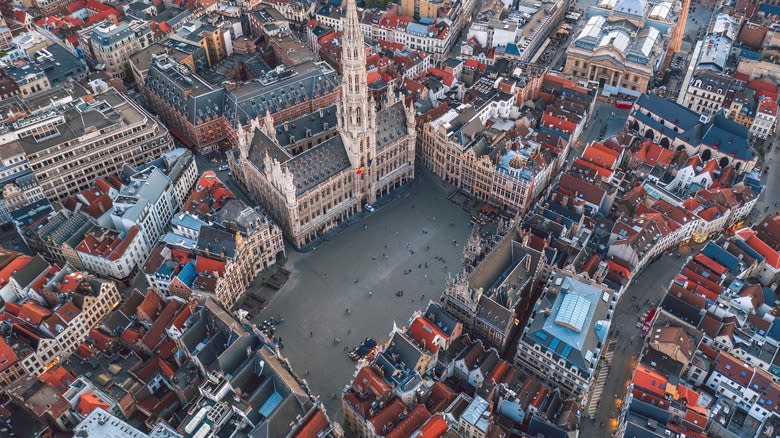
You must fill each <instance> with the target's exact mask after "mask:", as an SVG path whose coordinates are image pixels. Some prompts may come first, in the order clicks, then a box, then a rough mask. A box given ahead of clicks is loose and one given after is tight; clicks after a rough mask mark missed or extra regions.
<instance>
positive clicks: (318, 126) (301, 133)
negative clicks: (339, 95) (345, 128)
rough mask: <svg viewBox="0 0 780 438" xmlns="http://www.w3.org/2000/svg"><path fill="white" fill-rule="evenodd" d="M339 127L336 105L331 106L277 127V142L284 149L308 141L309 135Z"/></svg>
mask: <svg viewBox="0 0 780 438" xmlns="http://www.w3.org/2000/svg"><path fill="white" fill-rule="evenodd" d="M337 125H338V118H337V115H336V105H331V106H329V107H327V108H323V109H321V110H320V111H315V112H313V113H311V114H307V115H305V116H303V117H299V118H297V119H295V120H291V121H290V122H289V123H284V124H281V125H279V126H277V127H276V140H277V141H278V142H279V144H280V145H281V146H282V147H285V146H287V145H289V144H293V143H295V142H298V141H301V140H304V139H306V138H307V137H309V135H307V133H308V134H310V135H311V136H316V135H319V134H321V133H323V132H326V131H332V130H335V129H336V126H337Z"/></svg>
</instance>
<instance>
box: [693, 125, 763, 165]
mask: <svg viewBox="0 0 780 438" xmlns="http://www.w3.org/2000/svg"><path fill="white" fill-rule="evenodd" d="M701 141H702V143H704V144H705V145H707V146H710V147H713V148H715V149H717V150H718V152H721V153H724V154H727V155H733V156H734V157H736V158H738V159H740V160H752V159H753V155H754V153H753V150H752V148H751V146H750V143H749V142H748V130H747V128H746V127H744V126H742V125H740V124H739V123H737V122H735V121H733V120H729V119H727V118H726V117H724V116H723V115H721V114H717V115H715V117H713V118H712V121H711V122H710V123H708V124H707V126H706V127H705V131H704V136H703V137H702V139H701Z"/></svg>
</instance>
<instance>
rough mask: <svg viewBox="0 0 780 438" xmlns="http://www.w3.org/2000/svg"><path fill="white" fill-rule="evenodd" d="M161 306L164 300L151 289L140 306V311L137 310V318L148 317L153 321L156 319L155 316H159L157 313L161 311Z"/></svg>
mask: <svg viewBox="0 0 780 438" xmlns="http://www.w3.org/2000/svg"><path fill="white" fill-rule="evenodd" d="M161 305H162V298H160V295H158V294H157V292H156V291H155V290H154V289H149V290H148V291H147V292H146V296H145V297H144V300H143V301H141V304H139V305H138V309H136V316H137V317H138V319H143V318H144V317H148V318H149V320H150V321H151V320H153V319H154V316H155V315H157V311H158V310H159V309H160V306H161Z"/></svg>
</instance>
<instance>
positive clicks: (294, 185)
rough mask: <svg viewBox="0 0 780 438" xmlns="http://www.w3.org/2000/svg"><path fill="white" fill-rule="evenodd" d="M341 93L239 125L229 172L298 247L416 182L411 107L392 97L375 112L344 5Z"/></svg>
mask: <svg viewBox="0 0 780 438" xmlns="http://www.w3.org/2000/svg"><path fill="white" fill-rule="evenodd" d="M343 38H344V41H343V48H342V60H341V62H342V70H343V76H342V81H343V83H342V89H341V95H340V96H339V97H338V99H337V103H336V105H335V108H334V107H332V106H331V107H328V108H324V109H321V110H319V111H317V112H313V113H311V114H308V115H305V116H303V117H300V118H298V119H295V120H290V121H287V122H284V123H283V124H281V125H277V126H274V122H273V118H272V117H270V115H266V117H265V119H264V120H261V119H260V118H259V117H258V118H257V119H255V120H254V121H252V122H251V123H250V125H249V130H248V131H246V130H244V128H243V127H242V126H240V125H239V126H238V128H237V136H238V151H233V153H232V154H230V155H229V163H230V167H231V169H232V171H233V173H234V175H235V176H236V177H237V178H238V179H239V180H240V181H241V183H242V184H243V186H244V187H245V188H246V189H247V191H248V192H249V193H250V194H251V195H252V196H253V197H254V198H255V199H256V200H257V201H258V202H260V203H261V204H262V205H263V206H264V207H265V208H266V209H267V210H268V211H269V212H270V213H271V215H272V216H273V217H274V219H275V221H276V222H277V223H278V224H279V225H280V226H281V227H282V229H283V230H284V233H285V236H286V237H287V238H288V239H289V240H290V241H291V243H292V244H293V245H295V246H296V247H302V246H305V245H307V244H309V243H311V242H312V241H313V240H315V239H317V238H318V237H320V236H322V235H323V234H324V233H326V232H327V231H329V230H331V229H333V228H335V227H337V226H338V225H339V224H341V223H342V222H343V221H345V220H346V219H348V218H349V217H351V216H352V215H354V214H355V213H358V212H360V211H362V210H363V209H364V208H365V205H366V204H371V203H374V202H376V200H377V199H378V198H379V197H381V196H383V195H385V194H387V193H389V192H391V191H392V190H394V189H396V188H398V187H400V186H401V185H403V184H404V183H406V182H407V181H409V180H411V179H413V178H414V145H415V130H414V110H413V109H412V108H407V107H405V106H404V104H403V102H402V101H398V102H396V101H395V99H392V100H390V101H389V103H386V104H385V105H384V107H383V108H382V109H381V110H380V111H377V110H376V103H375V102H374V100H373V99H372V98H370V96H369V92H368V85H367V82H366V67H365V66H366V55H365V48H364V42H363V34H362V32H361V30H360V22H359V19H358V15H357V7H356V5H355V2H354V1H353V0H350V1H348V3H347V16H346V18H345V25H344V32H343Z"/></svg>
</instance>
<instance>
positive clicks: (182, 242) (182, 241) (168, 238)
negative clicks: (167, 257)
mask: <svg viewBox="0 0 780 438" xmlns="http://www.w3.org/2000/svg"><path fill="white" fill-rule="evenodd" d="M160 241H162V242H165V243H168V244H171V245H176V246H183V247H185V248H195V246H196V245H197V244H198V242H196V241H194V240H192V239H188V238H186V237H184V236H180V235H178V234H176V233H171V232H167V233H165V234H163V235H162V237H160Z"/></svg>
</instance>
